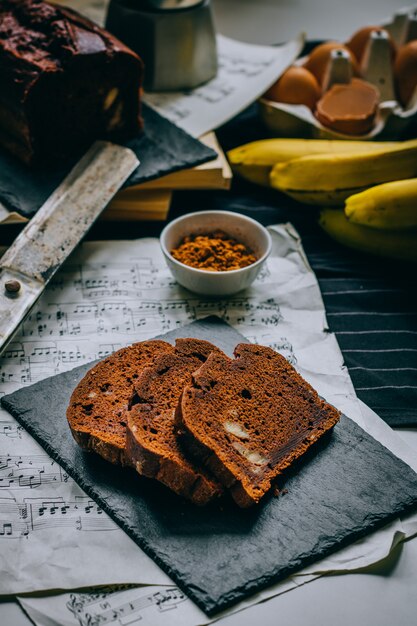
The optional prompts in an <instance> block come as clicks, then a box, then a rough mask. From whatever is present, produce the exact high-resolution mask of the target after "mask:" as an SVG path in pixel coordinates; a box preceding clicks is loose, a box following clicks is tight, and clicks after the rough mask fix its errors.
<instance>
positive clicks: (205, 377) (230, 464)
mask: <svg viewBox="0 0 417 626" xmlns="http://www.w3.org/2000/svg"><path fill="white" fill-rule="evenodd" d="M235 357H236V358H235V359H230V358H228V357H227V356H225V355H224V354H220V353H218V352H216V353H212V354H211V355H210V356H209V358H208V359H207V361H206V362H205V363H204V364H202V365H201V367H200V368H199V369H198V370H197V371H196V372H194V374H193V377H192V378H193V382H192V384H191V385H188V386H186V387H185V389H184V391H183V394H182V398H181V401H180V402H179V404H178V408H177V412H176V417H175V422H176V430H177V433H178V435H179V436H180V437H181V441H182V442H183V444H184V446H186V449H187V450H188V451H189V453H191V454H192V455H194V456H196V457H197V458H198V459H199V460H200V462H204V463H205V464H206V466H207V467H208V468H209V469H210V470H211V471H212V472H213V473H214V474H215V475H216V476H217V478H218V479H219V480H220V482H221V483H223V485H224V486H225V487H227V488H229V490H230V492H231V495H232V497H233V498H234V500H235V501H236V502H237V504H238V505H239V506H241V507H248V506H251V505H253V504H256V503H257V502H259V500H260V499H261V498H262V497H263V496H264V495H265V494H266V493H267V491H268V490H269V489H270V487H271V481H272V480H273V479H274V478H276V477H277V476H278V475H279V474H280V473H281V472H282V471H283V470H284V469H286V468H287V467H288V466H289V465H291V464H292V463H293V462H294V461H295V460H296V459H298V458H299V457H300V456H301V455H302V454H304V453H305V452H306V450H308V448H310V447H311V445H312V444H314V443H315V442H316V441H317V440H318V439H319V438H320V437H321V436H322V435H323V434H324V433H325V432H326V431H328V430H330V429H331V428H332V427H333V426H334V425H335V424H336V422H337V421H338V420H339V416H340V414H339V412H338V411H337V410H336V409H335V408H334V407H332V406H331V405H329V404H327V402H325V401H324V400H321V399H320V397H319V396H318V394H317V392H316V391H314V389H313V388H312V387H311V386H310V385H309V384H308V383H307V382H306V381H305V380H304V379H303V378H302V377H301V376H300V375H299V374H298V373H297V372H296V370H295V369H294V368H293V367H292V366H291V365H290V364H289V363H288V362H287V361H286V359H285V358H284V357H283V356H281V355H280V354H278V353H277V352H274V351H273V350H271V349H270V348H267V347H264V346H257V345H250V344H239V345H238V346H237V347H236V349H235Z"/></svg>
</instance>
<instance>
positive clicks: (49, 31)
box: [0, 0, 143, 164]
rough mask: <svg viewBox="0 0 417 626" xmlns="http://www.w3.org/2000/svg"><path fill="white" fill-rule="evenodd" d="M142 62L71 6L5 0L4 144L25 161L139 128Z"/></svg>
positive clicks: (0, 72) (0, 64)
mask: <svg viewBox="0 0 417 626" xmlns="http://www.w3.org/2000/svg"><path fill="white" fill-rule="evenodd" d="M142 73H143V65H142V61H141V60H140V58H139V57H138V56H137V55H136V54H135V53H134V52H132V51H131V50H130V49H129V48H127V47H126V46H125V45H124V44H122V43H121V42H120V41H118V40H117V39H116V38H115V37H113V35H111V34H110V33H108V32H107V31H105V30H103V29H102V28H99V27H98V26H96V25H95V24H93V22H90V21H89V20H88V19H86V18H84V17H82V16H81V15H79V14H77V13H76V12H75V11H72V10H70V9H68V8H64V7H57V6H54V5H52V4H49V3H47V2H42V1H41V0H1V2H0V145H2V146H3V147H5V148H7V149H8V150H9V151H11V152H12V153H13V154H15V155H16V156H17V157H19V158H20V159H21V160H23V161H25V162H26V163H28V164H32V163H35V162H46V161H53V160H55V159H57V158H58V159H59V158H63V157H67V156H68V155H71V154H73V153H79V152H81V151H82V150H85V149H86V148H87V147H88V146H89V145H90V144H91V143H92V141H93V140H95V139H111V140H115V141H119V140H123V139H127V138H130V137H134V136H135V135H136V134H137V133H138V132H139V130H140V128H141V118H140V102H139V89H140V86H141V80H142Z"/></svg>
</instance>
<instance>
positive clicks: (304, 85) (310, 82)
mask: <svg viewBox="0 0 417 626" xmlns="http://www.w3.org/2000/svg"><path fill="white" fill-rule="evenodd" d="M264 97H265V98H268V100H274V101H275V102H284V103H286V104H304V105H305V106H307V107H308V108H309V109H311V110H313V109H314V108H315V106H316V102H317V100H318V99H319V98H320V87H319V84H318V82H317V80H316V79H315V78H314V76H313V74H312V73H311V72H309V71H308V70H306V69H305V68H304V67H296V66H293V67H290V68H289V69H288V70H287V71H286V72H284V74H283V75H282V76H281V78H279V79H278V80H277V82H276V83H274V84H273V85H272V87H270V88H269V89H268V91H267V92H266V93H265V94H264Z"/></svg>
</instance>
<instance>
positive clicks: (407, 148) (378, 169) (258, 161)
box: [228, 139, 417, 206]
mask: <svg viewBox="0 0 417 626" xmlns="http://www.w3.org/2000/svg"><path fill="white" fill-rule="evenodd" d="M228 157H229V161H230V163H231V166H232V169H233V170H234V171H235V172H237V173H238V174H240V175H242V176H243V177H244V178H247V179H248V180H251V181H252V182H258V183H260V184H264V185H265V184H267V185H270V186H271V187H274V188H275V189H278V190H280V191H283V192H284V193H286V194H287V195H289V196H291V197H293V198H295V199H296V200H299V201H300V202H304V203H307V204H315V205H320V206H341V205H342V204H343V202H344V200H346V198H348V197H349V196H351V195H352V194H355V193H358V192H360V191H363V190H364V189H367V188H368V187H372V186H374V185H378V184H380V183H385V182H388V181H393V180H400V179H404V178H412V177H415V176H417V140H410V141H402V142H392V143H390V142H365V141H337V140H320V139H317V140H313V139H311V140H309V139H304V140H303V139H267V140H263V141H256V142H253V143H251V144H246V145H245V146H241V147H240V148H235V149H234V150H231V151H230V152H229V153H228Z"/></svg>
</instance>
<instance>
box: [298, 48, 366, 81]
mask: <svg viewBox="0 0 417 626" xmlns="http://www.w3.org/2000/svg"><path fill="white" fill-rule="evenodd" d="M332 50H346V52H347V53H348V54H349V56H350V58H351V61H352V69H353V74H354V75H355V76H359V68H358V64H357V62H356V59H355V57H354V55H353V54H352V52H351V51H350V50H349V49H348V48H347V47H346V46H345V45H344V44H342V43H340V42H338V41H327V42H326V43H322V44H320V45H319V46H317V47H316V48H314V50H313V51H312V52H311V54H310V55H309V56H308V58H307V61H306V62H305V63H304V67H305V68H306V69H307V70H309V72H311V73H312V74H314V76H315V77H316V78H317V80H318V82H319V84H320V85H321V84H322V82H323V78H324V75H325V73H326V68H327V65H328V63H329V60H330V53H331V51H332Z"/></svg>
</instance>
